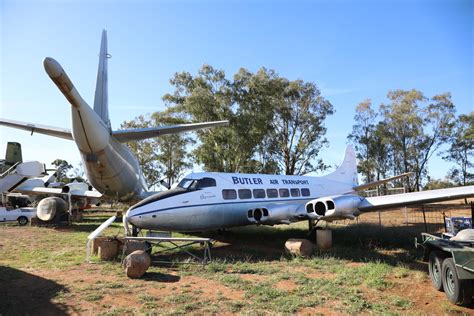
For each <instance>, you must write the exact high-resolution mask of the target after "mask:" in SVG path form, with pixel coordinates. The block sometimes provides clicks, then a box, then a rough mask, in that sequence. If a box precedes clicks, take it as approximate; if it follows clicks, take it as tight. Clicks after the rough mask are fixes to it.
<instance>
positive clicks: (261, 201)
mask: <svg viewBox="0 0 474 316" xmlns="http://www.w3.org/2000/svg"><path fill="white" fill-rule="evenodd" d="M314 199H317V198H304V199H303V198H301V199H288V200H264V199H262V200H258V201H256V200H250V201H245V202H227V203H224V202H220V203H209V204H196V205H184V206H174V207H168V208H164V209H162V210H154V211H148V212H143V213H138V214H135V215H133V216H132V217H135V216H140V215H145V214H150V213H155V212H163V211H169V210H176V209H180V208H188V207H198V206H211V205H227V204H244V203H266V202H268V203H272V202H287V201H290V202H291V201H311V200H314Z"/></svg>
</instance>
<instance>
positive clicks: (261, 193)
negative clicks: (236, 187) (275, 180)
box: [253, 189, 265, 199]
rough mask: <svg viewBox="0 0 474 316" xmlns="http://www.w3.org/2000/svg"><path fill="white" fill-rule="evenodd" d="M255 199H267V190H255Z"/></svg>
mask: <svg viewBox="0 0 474 316" xmlns="http://www.w3.org/2000/svg"><path fill="white" fill-rule="evenodd" d="M253 197H254V198H255V199H264V198H265V190H264V189H253Z"/></svg>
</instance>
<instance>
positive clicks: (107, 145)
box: [44, 58, 146, 201]
mask: <svg viewBox="0 0 474 316" xmlns="http://www.w3.org/2000/svg"><path fill="white" fill-rule="evenodd" d="M44 66H45V69H46V72H47V73H48V75H49V76H50V78H51V79H52V80H53V82H54V83H55V84H56V85H57V86H58V88H59V90H60V91H61V92H62V93H63V94H64V96H65V97H66V99H67V100H68V101H69V103H70V104H71V107H72V111H71V113H72V117H71V120H72V136H73V139H74V142H75V143H76V145H77V148H78V149H79V151H80V153H81V156H82V161H83V163H84V167H85V170H86V174H87V178H88V179H89V181H90V182H91V184H92V185H93V186H94V187H95V188H96V189H97V190H99V191H100V192H102V193H103V194H104V195H106V196H108V197H111V198H115V199H119V200H122V201H128V200H132V199H137V198H138V197H140V196H142V194H143V192H145V191H146V183H145V180H144V178H143V175H142V172H141V168H140V165H139V163H138V161H137V159H136V158H135V156H134V155H133V154H132V153H131V151H130V150H129V149H128V148H127V147H126V146H125V145H123V144H121V143H120V142H118V141H117V140H116V139H115V138H114V137H113V136H112V135H111V131H110V128H109V127H108V126H107V124H106V123H105V122H104V121H103V120H102V119H101V118H100V117H99V115H98V114H97V113H96V112H95V111H94V110H93V109H92V108H90V107H89V105H88V104H87V103H86V102H85V101H84V100H83V99H82V97H81V96H80V95H79V93H78V92H77V90H76V88H75V87H74V85H73V84H72V82H71V80H70V79H69V77H68V76H67V74H66V72H65V71H64V70H63V69H62V67H61V66H60V65H59V63H58V62H57V61H55V60H54V59H52V58H46V59H45V61H44Z"/></svg>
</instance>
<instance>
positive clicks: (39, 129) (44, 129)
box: [0, 118, 73, 140]
mask: <svg viewBox="0 0 474 316" xmlns="http://www.w3.org/2000/svg"><path fill="white" fill-rule="evenodd" d="M0 125H3V126H8V127H13V128H17V129H22V130H25V131H29V132H31V134H33V133H35V132H36V133H39V134H45V135H49V136H55V137H59V138H64V139H68V140H73V138H72V133H71V130H69V129H67V128H61V127H53V126H47V125H40V124H32V123H26V122H19V121H14V120H7V119H4V118H0Z"/></svg>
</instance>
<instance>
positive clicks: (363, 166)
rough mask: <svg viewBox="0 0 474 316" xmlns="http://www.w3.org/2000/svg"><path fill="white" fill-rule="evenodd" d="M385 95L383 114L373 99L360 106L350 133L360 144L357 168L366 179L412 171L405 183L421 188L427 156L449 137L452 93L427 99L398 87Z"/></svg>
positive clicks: (452, 114) (356, 143) (451, 119)
mask: <svg viewBox="0 0 474 316" xmlns="http://www.w3.org/2000/svg"><path fill="white" fill-rule="evenodd" d="M387 98H388V99H389V103H387V104H381V105H380V111H379V112H380V115H377V114H376V113H375V111H374V110H373V109H372V108H371V102H370V100H366V101H364V102H362V103H360V104H359V105H358V106H357V108H356V116H355V121H356V123H355V125H354V126H353V131H352V133H351V134H350V135H349V136H348V138H349V139H350V140H351V141H352V142H353V143H354V144H355V146H356V151H357V155H358V158H359V160H360V163H359V170H360V171H361V172H362V173H363V175H364V176H365V180H366V181H370V180H372V179H377V180H378V179H380V178H384V177H386V176H388V175H389V174H388V173H392V174H393V175H397V174H401V173H406V172H413V173H414V176H413V177H412V178H406V179H405V186H406V187H407V189H408V190H409V191H413V190H419V189H420V188H421V186H422V182H423V180H424V179H426V177H427V175H428V161H429V159H430V158H431V156H432V155H433V153H435V152H436V151H437V150H438V149H439V148H440V146H441V145H442V144H444V143H446V142H447V141H448V140H449V138H450V135H451V131H452V128H453V124H454V112H455V107H454V104H453V103H452V100H451V94H450V93H443V94H439V95H435V96H433V97H432V98H431V99H429V98H427V97H425V96H424V95H423V93H422V92H421V91H418V90H415V89H413V90H394V91H389V92H388V94H387ZM377 117H378V118H379V121H378V122H377Z"/></svg>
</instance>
